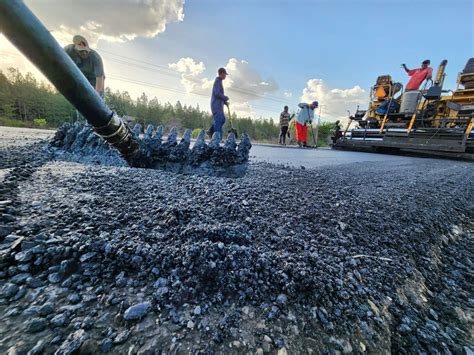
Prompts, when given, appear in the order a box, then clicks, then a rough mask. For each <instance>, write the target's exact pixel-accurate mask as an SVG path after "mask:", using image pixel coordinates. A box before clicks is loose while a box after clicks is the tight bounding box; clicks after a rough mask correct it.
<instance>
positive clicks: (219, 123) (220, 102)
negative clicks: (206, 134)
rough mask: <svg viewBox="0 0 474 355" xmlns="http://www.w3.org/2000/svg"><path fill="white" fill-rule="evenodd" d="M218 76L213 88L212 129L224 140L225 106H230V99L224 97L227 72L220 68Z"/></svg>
mask: <svg viewBox="0 0 474 355" xmlns="http://www.w3.org/2000/svg"><path fill="white" fill-rule="evenodd" d="M217 74H218V76H217V78H216V80H215V81H214V86H213V87H212V97H211V111H212V117H213V123H212V127H211V129H212V131H213V132H216V133H219V135H220V139H222V127H223V126H224V123H225V115H224V105H228V104H229V98H228V97H227V96H225V95H224V86H223V85H222V80H225V78H226V76H227V71H226V70H225V69H224V68H219V70H218V71H217Z"/></svg>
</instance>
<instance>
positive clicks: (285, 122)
mask: <svg viewBox="0 0 474 355" xmlns="http://www.w3.org/2000/svg"><path fill="white" fill-rule="evenodd" d="M293 116H294V114H293ZM293 116H291V115H290V113H289V112H288V106H285V107H284V108H283V112H282V113H280V144H282V145H286V134H287V133H288V126H289V125H290V120H291V119H292V118H293Z"/></svg>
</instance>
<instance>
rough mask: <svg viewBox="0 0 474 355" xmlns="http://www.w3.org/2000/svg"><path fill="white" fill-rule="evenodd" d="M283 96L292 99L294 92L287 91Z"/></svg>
mask: <svg viewBox="0 0 474 355" xmlns="http://www.w3.org/2000/svg"><path fill="white" fill-rule="evenodd" d="M283 96H285V97H286V98H290V97H293V93H292V92H289V91H285V92H284V93H283Z"/></svg>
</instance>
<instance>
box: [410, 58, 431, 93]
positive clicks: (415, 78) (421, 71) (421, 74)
mask: <svg viewBox="0 0 474 355" xmlns="http://www.w3.org/2000/svg"><path fill="white" fill-rule="evenodd" d="M429 65H430V60H429V59H426V60H424V61H423V63H421V68H418V69H413V70H410V69H408V68H407V66H406V65H405V64H402V67H403V69H405V71H406V72H407V74H408V75H409V76H411V78H410V80H409V81H408V84H407V86H406V87H405V91H412V90H419V89H420V86H421V83H423V81H424V80H429V79H431V74H432V73H433V68H431V67H430V66H429Z"/></svg>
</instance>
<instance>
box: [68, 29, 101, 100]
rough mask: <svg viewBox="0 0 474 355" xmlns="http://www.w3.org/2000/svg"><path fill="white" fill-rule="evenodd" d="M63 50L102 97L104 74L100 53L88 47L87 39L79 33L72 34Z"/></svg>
mask: <svg viewBox="0 0 474 355" xmlns="http://www.w3.org/2000/svg"><path fill="white" fill-rule="evenodd" d="M64 50H65V52H66V53H67V54H68V55H69V57H71V59H72V61H73V62H74V63H75V64H76V65H77V66H78V68H79V69H80V70H81V72H82V74H84V76H85V77H86V79H87V80H88V81H89V83H90V84H91V85H92V86H93V87H94V88H95V90H96V91H97V93H98V94H99V95H100V97H102V98H103V97H104V81H105V74H104V66H103V64H102V58H101V57H100V55H99V54H98V53H97V52H96V51H95V50H93V49H90V48H89V44H88V43H87V40H86V39H85V38H84V37H82V36H79V35H76V36H74V38H73V39H72V44H69V45H67V46H66V47H64Z"/></svg>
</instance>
